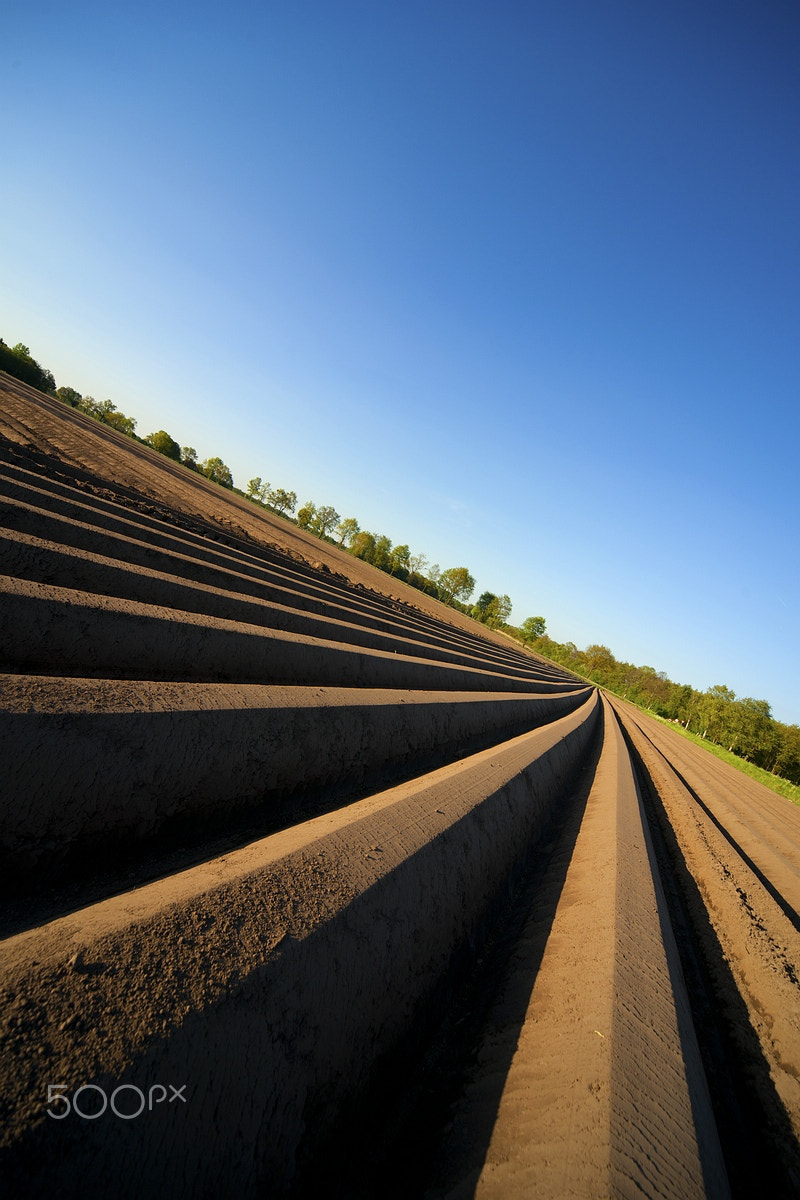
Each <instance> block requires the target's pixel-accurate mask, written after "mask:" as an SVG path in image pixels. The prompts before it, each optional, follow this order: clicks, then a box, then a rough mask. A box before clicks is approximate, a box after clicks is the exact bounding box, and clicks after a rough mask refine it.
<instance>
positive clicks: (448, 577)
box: [438, 567, 475, 604]
mask: <svg viewBox="0 0 800 1200" xmlns="http://www.w3.org/2000/svg"><path fill="white" fill-rule="evenodd" d="M438 584H439V596H440V597H441V599H442V600H444V602H445V604H452V602H453V601H454V600H460V601H461V602H462V603H466V601H467V600H469V598H470V596H471V595H472V593H473V592H474V591H475V580H474V579H473V577H472V576H471V575H470V573H469V571H468V570H467V568H466V567H448V569H447V570H446V571H442V573H441V575H440V576H439V580H438Z"/></svg>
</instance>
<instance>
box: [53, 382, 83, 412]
mask: <svg viewBox="0 0 800 1200" xmlns="http://www.w3.org/2000/svg"><path fill="white" fill-rule="evenodd" d="M56 396H58V398H59V400H61V401H62V402H63V403H64V404H68V405H69V406H70V408H80V406H81V400H83V396H82V395H81V394H80V392H76V391H75V388H71V387H60V388H56Z"/></svg>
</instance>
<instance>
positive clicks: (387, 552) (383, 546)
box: [372, 533, 392, 572]
mask: <svg viewBox="0 0 800 1200" xmlns="http://www.w3.org/2000/svg"><path fill="white" fill-rule="evenodd" d="M391 553H392V540H391V538H388V537H387V536H386V534H385V533H382V534H380V535H379V536H378V537H376V538H375V550H374V552H373V555H372V565H373V566H374V567H377V568H378V570H379V571H386V572H388V571H389V569H390V566H391Z"/></svg>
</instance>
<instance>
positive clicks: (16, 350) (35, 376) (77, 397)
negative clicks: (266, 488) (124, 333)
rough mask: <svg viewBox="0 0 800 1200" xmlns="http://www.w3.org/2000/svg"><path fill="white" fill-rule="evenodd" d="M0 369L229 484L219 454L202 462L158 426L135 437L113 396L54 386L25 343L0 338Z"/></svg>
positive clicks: (49, 373)
mask: <svg viewBox="0 0 800 1200" xmlns="http://www.w3.org/2000/svg"><path fill="white" fill-rule="evenodd" d="M0 370H2V371H5V372H6V373H7V374H8V375H13V376H14V378H15V379H20V380H21V381H22V382H23V383H27V384H29V385H30V386H31V387H34V388H36V389H37V391H40V392H44V393H45V395H47V396H52V397H53V398H54V399H56V400H61V401H62V403H64V404H68V405H69V407H70V408H76V409H78V410H79V411H80V412H82V413H85V414H86V416H87V417H93V418H94V420H95V421H100V422H101V423H102V424H103V425H109V426H110V427H111V428H112V429H116V430H117V432H118V433H124V434H125V435H126V436H127V437H130V438H133V439H134V441H137V442H142V443H143V444H144V445H148V446H152V447H153V449H154V450H158V451H159V453H160V454H164V455H166V457H167V458H171V459H173V460H174V461H175V462H179V463H183V465H184V466H185V467H188V468H189V470H190V471H198V472H199V473H200V474H201V475H205V476H206V478H207V479H211V480H212V481H213V482H214V483H219V484H221V485H222V487H227V488H232V487H233V475H232V474H231V472H230V469H229V468H228V467H227V466H226V465H225V463H224V462H223V461H222V459H221V458H207V459H205V460H204V461H203V462H198V461H197V451H196V450H195V449H194V447H193V446H179V445H178V443H177V442H176V441H175V440H174V439H173V438H171V437H170V435H169V434H168V433H166V432H165V430H163V429H159V430H157V432H155V433H148V435H147V436H146V437H143V438H140V437H137V435H136V420H135V418H134V417H128V416H126V415H125V413H123V412H120V411H119V409H118V408H117V406H116V404H115V403H114V402H113V400H95V398H94V396H82V395H81V393H80V392H78V391H76V390H75V388H73V387H67V386H63V387H56V381H55V378H54V376H53V373H52V371H48V370H47V369H46V368H45V367H42V366H40V364H39V363H38V362H37V361H36V359H35V358H33V357H32V355H31V352H30V350H29V349H28V347H27V346H25V345H23V343H22V342H18V343H17V344H16V346H7V345H6V343H5V342H4V341H3V339H2V338H0Z"/></svg>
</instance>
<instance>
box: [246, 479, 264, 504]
mask: <svg viewBox="0 0 800 1200" xmlns="http://www.w3.org/2000/svg"><path fill="white" fill-rule="evenodd" d="M268 491H269V484H268V483H262V482H261V476H260V475H256V477H255V479H251V480H250V482H249V483H248V485H247V492H246V495H247V499H248V500H258V501H259V502H260V503H261V504H263V503H264V498H265V496H266V494H267V492H268Z"/></svg>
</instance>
